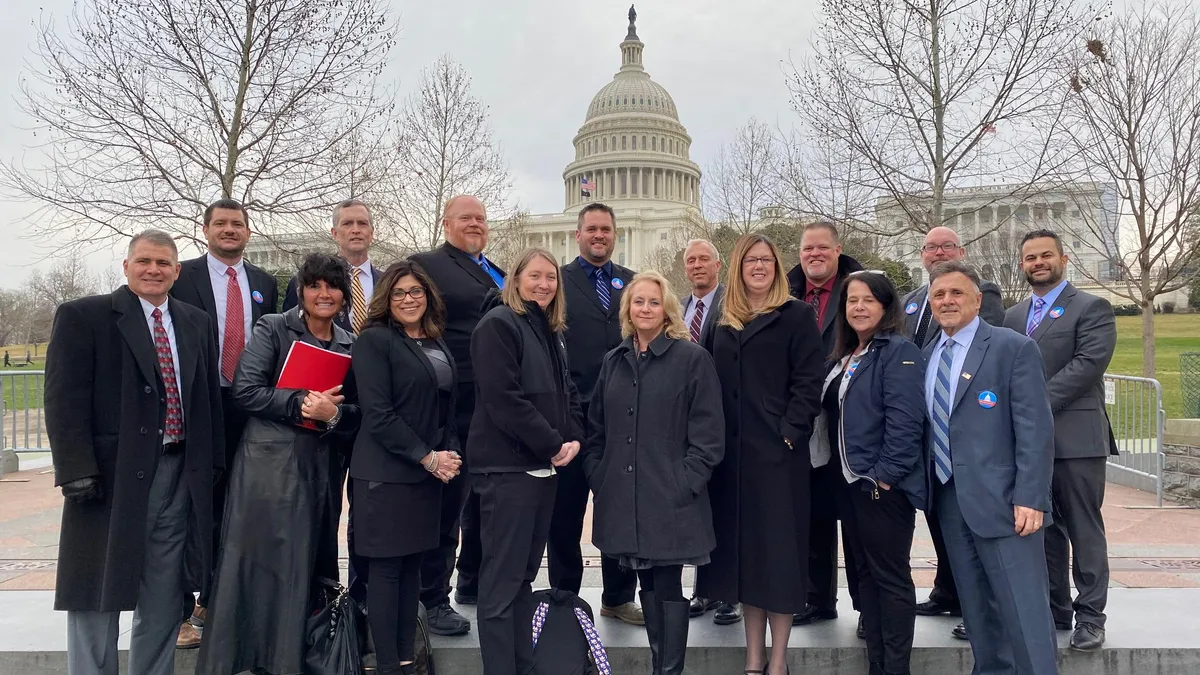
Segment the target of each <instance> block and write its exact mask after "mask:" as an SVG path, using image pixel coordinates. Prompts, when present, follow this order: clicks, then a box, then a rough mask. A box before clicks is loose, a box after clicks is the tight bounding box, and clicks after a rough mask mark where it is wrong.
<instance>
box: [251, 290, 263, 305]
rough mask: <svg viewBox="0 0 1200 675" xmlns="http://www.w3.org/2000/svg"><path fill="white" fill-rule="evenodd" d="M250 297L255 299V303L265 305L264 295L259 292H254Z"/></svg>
mask: <svg viewBox="0 0 1200 675" xmlns="http://www.w3.org/2000/svg"><path fill="white" fill-rule="evenodd" d="M250 297H251V298H254V302H256V303H258V304H260V305H261V304H263V294H262V293H259V292H258V291H254V292H253V293H251V294H250Z"/></svg>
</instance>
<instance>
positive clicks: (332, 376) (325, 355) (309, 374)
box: [275, 340, 350, 391]
mask: <svg viewBox="0 0 1200 675" xmlns="http://www.w3.org/2000/svg"><path fill="white" fill-rule="evenodd" d="M348 372H350V355H349V354H339V353H337V352H332V351H329V350H328V349H321V348H320V347H314V346H313V345H310V344H308V343H307V342H301V341H300V340H297V341H295V342H293V343H292V348H291V349H289V350H288V355H287V359H286V360H285V361H284V362H283V371H282V372H280V373H279V382H278V383H277V384H276V385H275V386H276V387H277V388H279V389H308V390H311V391H328V390H330V389H333V388H334V387H336V386H338V385H339V384H342V383H343V382H345V381H346V373H348Z"/></svg>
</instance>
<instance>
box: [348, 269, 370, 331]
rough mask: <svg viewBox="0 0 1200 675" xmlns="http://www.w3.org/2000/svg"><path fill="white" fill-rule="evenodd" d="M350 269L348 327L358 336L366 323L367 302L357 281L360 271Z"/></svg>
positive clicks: (360, 284)
mask: <svg viewBox="0 0 1200 675" xmlns="http://www.w3.org/2000/svg"><path fill="white" fill-rule="evenodd" d="M350 269H351V271H352V272H353V276H354V279H353V280H352V281H351V282H350V326H351V328H353V329H354V334H355V335H358V334H359V333H360V332H361V331H362V327H363V324H364V323H366V321H367V300H366V298H365V297H364V296H363V287H362V282H360V281H359V280H358V277H359V275H360V274H362V270H361V269H359V268H357V267H352V268H350Z"/></svg>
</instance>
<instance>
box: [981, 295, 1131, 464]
mask: <svg viewBox="0 0 1200 675" xmlns="http://www.w3.org/2000/svg"><path fill="white" fill-rule="evenodd" d="M1030 302H1031V300H1030V299H1029V298H1026V299H1025V300H1023V301H1021V302H1018V303H1017V304H1016V305H1013V306H1012V307H1010V308H1009V310H1008V313H1007V314H1006V315H1005V317H1004V325H1005V327H1007V328H1011V329H1013V330H1014V331H1016V332H1018V333H1020V334H1022V335H1024V334H1025V328H1026V323H1027V319H1028V317H1029V304H1030ZM1058 310H1061V312H1060V311H1058ZM1043 312H1044V313H1043V315H1042V321H1041V323H1039V324H1038V327H1037V329H1036V330H1034V331H1033V335H1032V336H1030V337H1032V338H1033V340H1034V341H1035V342H1037V345H1038V348H1039V349H1041V351H1042V360H1043V361H1044V362H1045V364H1046V379H1047V383H1046V386H1047V389H1049V391H1050V407H1051V409H1052V410H1053V411H1054V456H1055V457H1057V458H1058V459H1074V458H1079V457H1104V456H1106V455H1109V454H1113V455H1115V454H1117V443H1116V440H1114V438H1113V433H1112V426H1111V425H1110V424H1109V421H1108V412H1107V410H1106V409H1105V407H1104V371H1105V370H1106V369H1107V368H1108V363H1109V361H1111V360H1112V357H1113V351H1114V350H1116V347H1117V319H1116V317H1115V316H1113V310H1112V305H1111V304H1109V302H1108V300H1105V299H1104V298H1100V297H1097V296H1095V295H1092V294H1090V293H1085V292H1083V291H1081V290H1079V289H1077V288H1075V287H1074V286H1072V285H1071V284H1070V283H1068V284H1067V285H1066V287H1065V288H1063V290H1062V293H1060V294H1059V296H1058V299H1057V300H1056V301H1055V304H1054V307H1047V308H1045V309H1044V310H1043ZM1056 313H1057V314H1059V316H1054V315H1055V314H1056Z"/></svg>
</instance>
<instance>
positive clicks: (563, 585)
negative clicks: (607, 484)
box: [459, 404, 645, 607]
mask: <svg viewBox="0 0 1200 675" xmlns="http://www.w3.org/2000/svg"><path fill="white" fill-rule="evenodd" d="M583 415H584V419H587V404H583ZM589 494H591V492H590V491H589V489H588V484H587V476H586V475H585V474H584V472H583V462H582V461H579V462H571V463H570V464H568V465H566V466H565V467H562V468H561V469H559V470H558V494H557V495H556V496H555V499H554V515H553V517H552V518H551V519H550V542H549V546H548V548H547V551H546V556H547V565H548V567H549V568H550V569H549V572H550V585H551V586H552V587H554V588H557V589H559V590H564V591H571V592H572V593H575V594H578V593H579V588H580V586H582V585H583V551H582V549H581V547H580V540H581V539H582V538H583V520H584V517H585V516H586V515H587V505H588V495H589ZM461 575H462V573H461V572H460V573H459V576H460V578H461ZM600 576H601V579H602V583H603V585H604V590H603V592H602V594H601V596H600V602H601V604H603V605H604V606H605V607H616V606H618V605H623V604H625V603H627V602H633V597H634V595H635V594H636V593H637V583H638V575H637V574H636V573H635V572H634V571H633V570H627V569H623V568H622V567H621V566H620V565H619V564H618V563H617V560H616V559H615V558H612V557H610V556H601V557H600ZM644 588H645V587H644V586H643V589H644Z"/></svg>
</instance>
